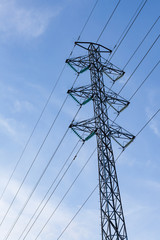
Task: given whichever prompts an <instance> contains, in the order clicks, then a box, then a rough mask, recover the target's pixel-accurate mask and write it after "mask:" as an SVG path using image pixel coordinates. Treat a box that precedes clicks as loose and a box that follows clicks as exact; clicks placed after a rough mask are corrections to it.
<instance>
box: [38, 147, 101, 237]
mask: <svg viewBox="0 0 160 240" xmlns="http://www.w3.org/2000/svg"><path fill="white" fill-rule="evenodd" d="M95 151H96V148H95V149H94V151H93V152H92V154H91V155H90V157H89V158H88V160H87V161H86V163H85V164H84V165H83V167H82V168H81V170H80V171H79V173H78V175H77V176H76V178H75V179H74V181H73V182H72V184H71V185H70V187H69V188H68V190H67V191H66V193H65V194H64V195H63V197H62V199H61V201H60V202H59V204H58V205H57V207H56V208H55V209H54V211H53V212H52V213H51V215H50V216H49V218H48V220H47V221H46V222H45V224H44V225H43V227H42V228H41V230H40V232H39V233H38V235H37V236H36V238H35V239H34V240H37V239H38V238H39V236H40V235H41V233H42V231H43V230H44V228H45V227H46V226H47V224H48V223H49V221H50V219H51V218H52V217H53V215H54V214H55V212H56V211H57V209H58V208H59V206H60V204H61V203H62V202H63V200H64V199H65V197H66V196H67V194H68V193H69V191H70V190H71V188H72V186H73V185H74V184H75V182H76V181H77V179H78V177H79V176H80V174H81V173H82V171H83V170H84V168H85V167H86V166H87V164H88V163H89V161H90V159H91V158H92V156H93V154H94V153H95Z"/></svg>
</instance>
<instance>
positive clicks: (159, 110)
mask: <svg viewBox="0 0 160 240" xmlns="http://www.w3.org/2000/svg"><path fill="white" fill-rule="evenodd" d="M159 112H160V109H158V110H157V112H156V113H155V114H154V115H153V116H152V117H151V118H150V119H149V120H148V122H147V123H146V124H145V125H144V126H143V127H142V128H141V130H140V131H139V132H138V133H137V134H136V137H137V136H138V135H139V134H140V133H141V132H142V131H143V130H144V128H145V127H146V126H147V125H148V124H149V123H150V122H151V120H153V118H154V117H155V116H156V115H157V114H158V113H159ZM125 149H126V148H125ZM125 149H124V150H123V151H121V153H120V154H119V155H118V157H117V158H116V160H115V162H116V161H117V160H118V159H119V157H120V156H121V155H122V153H123V152H124V151H125ZM97 187H98V184H97V185H96V186H95V188H94V189H93V190H92V192H91V193H90V195H89V196H88V197H87V199H86V200H85V201H84V203H83V204H82V205H81V207H80V208H79V209H78V211H77V212H76V214H75V215H74V216H73V218H72V219H71V220H70V222H69V223H68V224H67V226H66V227H65V228H64V229H63V231H62V232H61V234H60V235H59V236H58V238H57V240H59V239H60V238H61V237H62V235H63V234H64V232H65V231H66V230H67V228H68V227H69V226H70V224H71V223H72V222H73V221H74V219H75V217H76V216H77V215H78V214H79V212H80V211H81V210H82V208H83V207H84V205H85V204H86V203H87V202H88V200H89V199H90V197H91V196H92V195H93V193H94V192H95V190H96V189H97ZM36 239H37V238H36ZM36 239H35V240H36Z"/></svg>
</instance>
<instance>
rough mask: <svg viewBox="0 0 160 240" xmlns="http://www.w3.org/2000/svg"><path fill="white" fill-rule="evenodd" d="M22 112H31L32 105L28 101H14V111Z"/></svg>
mask: <svg viewBox="0 0 160 240" xmlns="http://www.w3.org/2000/svg"><path fill="white" fill-rule="evenodd" d="M22 110H24V111H29V112H31V111H32V110H33V105H32V104H31V103H30V102H28V101H19V100H15V102H14V111H15V112H20V111H22Z"/></svg>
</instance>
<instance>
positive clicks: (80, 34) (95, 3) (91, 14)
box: [77, 0, 99, 42]
mask: <svg viewBox="0 0 160 240" xmlns="http://www.w3.org/2000/svg"><path fill="white" fill-rule="evenodd" d="M98 2H99V0H97V1H96V2H95V4H94V6H93V8H92V10H91V12H90V14H89V16H88V18H87V20H86V22H85V24H84V26H83V28H82V30H81V32H80V35H79V37H78V39H77V42H78V41H79V40H80V36H81V35H82V33H83V31H84V29H85V28H86V26H87V24H88V22H89V20H90V18H91V16H92V14H93V12H94V10H95V8H96V6H97V3H98Z"/></svg>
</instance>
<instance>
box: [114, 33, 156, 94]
mask: <svg viewBox="0 0 160 240" xmlns="http://www.w3.org/2000/svg"><path fill="white" fill-rule="evenodd" d="M159 37H160V34H159V35H158V37H157V38H156V39H155V41H154V42H153V43H152V45H151V46H150V48H149V49H148V51H147V52H146V53H145V55H144V56H143V58H142V59H141V61H140V62H139V63H138V65H137V66H136V68H135V69H134V71H133V72H132V74H131V75H130V77H129V78H128V80H127V81H126V82H125V84H124V85H123V87H122V88H121V89H120V91H119V92H118V94H119V93H120V92H122V90H123V88H124V87H125V86H126V85H127V83H128V82H129V81H130V79H131V77H132V76H133V74H134V73H135V72H136V71H137V69H138V68H139V66H140V65H141V64H142V62H143V61H144V59H145V58H146V56H147V55H148V53H149V52H150V51H151V49H152V48H153V46H154V45H155V43H156V42H157V41H158V39H159Z"/></svg>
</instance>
